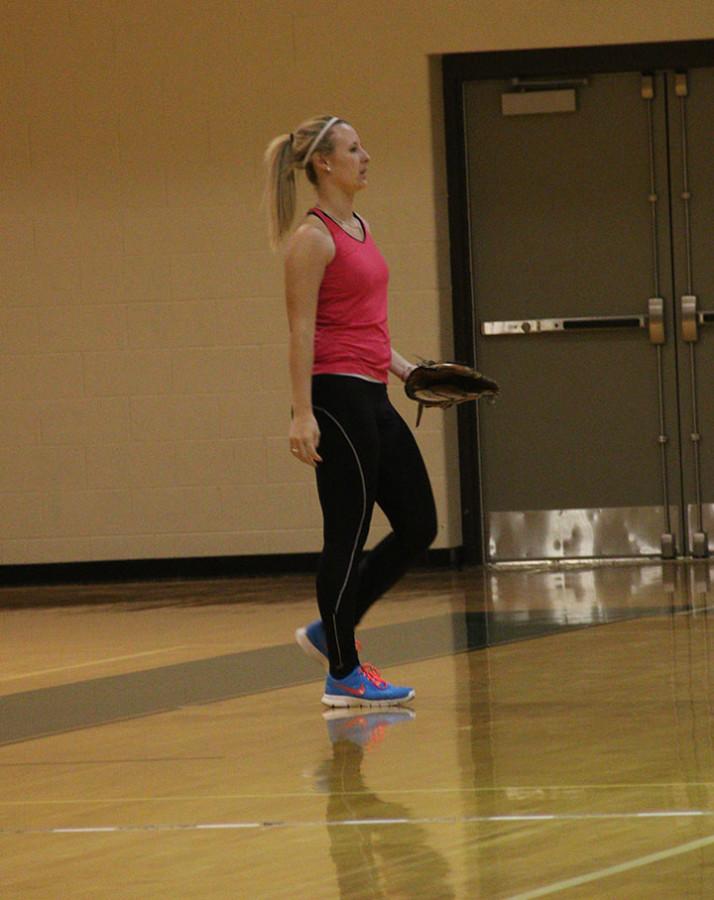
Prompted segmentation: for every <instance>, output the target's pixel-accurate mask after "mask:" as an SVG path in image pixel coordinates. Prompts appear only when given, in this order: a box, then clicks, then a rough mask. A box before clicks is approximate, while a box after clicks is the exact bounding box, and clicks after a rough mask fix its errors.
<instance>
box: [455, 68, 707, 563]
mask: <svg viewBox="0 0 714 900" xmlns="http://www.w3.org/2000/svg"><path fill="white" fill-rule="evenodd" d="M464 110H465V129H466V154H467V174H468V193H469V197H468V204H469V218H470V241H471V277H472V296H473V303H474V311H473V312H474V322H475V329H474V330H475V343H476V347H475V350H476V353H475V355H476V360H477V363H478V366H479V368H481V369H482V370H483V371H484V372H486V373H488V374H489V375H490V376H492V377H494V378H496V379H497V380H498V381H499V382H500V383H501V386H502V391H501V396H500V398H499V400H498V402H497V403H496V404H495V405H494V406H486V407H484V408H482V409H481V410H480V411H479V413H478V435H479V463H478V464H479V468H480V478H479V484H480V491H481V497H480V498H479V499H480V503H479V507H480V509H481V510H482V516H483V534H484V545H485V546H484V550H485V553H484V556H485V559H486V560H490V561H501V560H526V559H550V558H579V557H588V558H593V557H594V558H607V557H641V556H662V557H664V558H674V557H677V556H695V557H704V556H707V555H708V554H709V552H710V551H711V550H712V549H714V505H713V504H712V501H714V390H712V388H713V385H714V152H712V146H713V138H714V124H713V123H714V70H712V69H707V68H693V69H690V70H689V71H660V72H646V73H642V72H621V73H594V74H592V75H588V76H587V77H583V78H577V79H567V78H560V79H557V78H543V77H542V76H541V77H539V78H538V79H535V80H532V81H528V80H527V79H520V80H519V79H513V80H512V81H506V80H504V79H492V80H483V81H473V82H469V83H467V84H466V85H465V90H464Z"/></svg>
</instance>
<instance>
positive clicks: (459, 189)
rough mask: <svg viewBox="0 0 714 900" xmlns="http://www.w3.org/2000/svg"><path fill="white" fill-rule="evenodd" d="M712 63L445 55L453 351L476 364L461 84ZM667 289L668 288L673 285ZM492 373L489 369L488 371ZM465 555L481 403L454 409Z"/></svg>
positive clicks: (696, 49) (669, 55)
mask: <svg viewBox="0 0 714 900" xmlns="http://www.w3.org/2000/svg"><path fill="white" fill-rule="evenodd" d="M704 66H714V40H697V41H672V42H666V43H647V44H608V45H601V46H590V47H587V46H586V47H558V48H552V49H533V50H506V51H490V52H485V53H451V54H445V55H444V56H443V57H442V89H443V104H444V132H445V143H446V179H447V192H448V218H449V252H450V263H451V303H452V318H453V329H454V358H455V359H458V360H459V361H461V362H465V363H467V364H469V365H472V366H476V368H478V360H477V358H476V333H475V327H476V322H475V319H474V308H475V305H476V301H477V298H476V297H475V295H474V294H475V292H474V290H473V282H472V274H473V273H472V266H471V230H470V223H469V196H468V173H467V159H466V133H465V127H464V115H465V109H464V85H465V83H466V82H469V81H480V80H486V79H494V78H503V79H507V78H512V77H514V76H516V75H519V76H521V77H525V76H536V77H537V76H548V75H550V76H553V75H562V76H564V77H565V76H567V77H569V78H572V77H584V76H587V75H592V74H597V73H608V72H609V73H614V72H632V71H637V72H653V73H654V72H656V71H661V70H665V69H666V70H675V71H677V70H679V69H689V68H697V67H704ZM668 289H669V288H668ZM486 374H488V373H486ZM457 416H458V442H459V475H460V500H461V534H462V559H463V561H464V562H466V563H471V564H482V563H484V562H485V560H486V553H485V535H484V530H483V502H482V493H481V476H480V467H479V460H480V447H479V440H478V409H477V408H476V407H475V406H474V405H472V404H464V405H462V406H459V407H458V408H457Z"/></svg>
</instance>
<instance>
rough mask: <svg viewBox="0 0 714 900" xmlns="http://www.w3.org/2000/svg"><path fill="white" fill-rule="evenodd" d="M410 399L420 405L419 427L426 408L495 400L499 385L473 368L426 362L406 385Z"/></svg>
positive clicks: (418, 414)
mask: <svg viewBox="0 0 714 900" xmlns="http://www.w3.org/2000/svg"><path fill="white" fill-rule="evenodd" d="M404 390H405V392H406V395H407V397H410V398H411V399H412V400H416V401H417V403H418V404H419V411H418V412H417V421H416V423H417V427H418V426H419V422H420V421H421V415H422V412H423V411H424V407H425V406H439V407H441V408H442V409H447V408H448V407H450V406H456V405H457V404H459V403H466V402H467V401H469V400H478V399H479V398H480V397H485V396H490V397H495V396H496V395H497V394H498V390H499V388H498V385H497V384H496V382H495V381H493V379H491V378H487V377H486V376H485V375H482V374H481V373H480V372H477V371H476V369H472V368H471V366H465V365H463V364H462V363H457V362H433V361H432V360H424V361H423V362H422V363H420V365H418V366H417V367H416V368H415V369H412V371H411V372H410V373H409V375H408V376H407V379H406V381H405V382H404Z"/></svg>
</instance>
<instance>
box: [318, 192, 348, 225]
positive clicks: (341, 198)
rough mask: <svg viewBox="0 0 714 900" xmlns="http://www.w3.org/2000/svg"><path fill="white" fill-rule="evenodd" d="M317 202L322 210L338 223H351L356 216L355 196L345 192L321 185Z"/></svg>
mask: <svg viewBox="0 0 714 900" xmlns="http://www.w3.org/2000/svg"><path fill="white" fill-rule="evenodd" d="M317 202H318V205H319V206H320V207H321V209H324V210H325V212H326V213H329V215H331V216H332V218H333V219H337V220H338V221H342V222H349V220H350V219H351V218H352V216H353V214H354V196H353V195H352V196H351V195H348V194H345V193H344V192H343V191H337V190H330V189H329V187H323V186H322V185H320V190H318V192H317Z"/></svg>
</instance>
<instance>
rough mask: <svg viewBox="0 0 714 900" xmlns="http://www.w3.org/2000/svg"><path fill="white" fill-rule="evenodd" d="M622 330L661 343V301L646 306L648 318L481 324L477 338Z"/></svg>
mask: <svg viewBox="0 0 714 900" xmlns="http://www.w3.org/2000/svg"><path fill="white" fill-rule="evenodd" d="M625 328H647V329H649V332H650V341H651V342H652V343H653V344H663V343H664V340H665V338H664V303H663V301H662V298H661V297H653V298H651V299H650V300H649V303H648V315H646V316H644V315H642V316H638V315H635V316H575V317H571V318H557V319H509V320H506V321H496V322H482V323H481V334H483V335H485V336H487V337H495V336H498V335H536V334H547V333H551V334H552V333H558V332H566V331H603V330H607V329H609V330H613V329H618V330H620V329H625Z"/></svg>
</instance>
